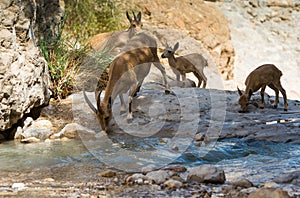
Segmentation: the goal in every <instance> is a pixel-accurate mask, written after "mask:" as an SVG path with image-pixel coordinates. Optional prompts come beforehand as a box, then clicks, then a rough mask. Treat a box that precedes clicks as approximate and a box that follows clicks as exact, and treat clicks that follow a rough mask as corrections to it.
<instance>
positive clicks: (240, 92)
mask: <svg viewBox="0 0 300 198" xmlns="http://www.w3.org/2000/svg"><path fill="white" fill-rule="evenodd" d="M237 90H238V92H239V95H240V96H241V95H243V92H242V91H241V90H240V89H239V87H237Z"/></svg>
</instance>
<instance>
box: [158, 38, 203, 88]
mask: <svg viewBox="0 0 300 198" xmlns="http://www.w3.org/2000/svg"><path fill="white" fill-rule="evenodd" d="M178 47H179V43H176V44H175V46H174V48H171V47H169V46H168V44H167V45H166V48H165V50H164V52H163V54H162V55H161V57H162V58H168V61H169V65H170V66H171V68H172V70H173V72H174V73H175V74H176V78H177V80H178V81H179V80H180V74H181V75H182V80H183V81H185V79H186V73H190V72H193V73H194V75H195V76H196V77H197V78H198V81H199V82H198V87H200V85H201V83H202V81H203V82H204V83H203V88H205V87H206V82H207V78H206V76H205V75H204V73H203V68H204V67H206V66H207V61H206V60H205V59H204V57H203V56H202V55H200V54H197V53H192V54H188V55H185V56H179V57H176V58H175V56H174V53H175V51H176V50H177V49H178ZM174 69H175V70H174ZM178 72H179V73H178Z"/></svg>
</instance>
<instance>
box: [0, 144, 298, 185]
mask: <svg viewBox="0 0 300 198" xmlns="http://www.w3.org/2000/svg"><path fill="white" fill-rule="evenodd" d="M145 142H147V143H148V144H147V146H146V148H145ZM161 142H162V140H161V139H160V138H147V139H146V140H145V141H140V142H135V144H134V145H133V144H131V146H128V147H127V148H126V150H135V149H137V148H138V147H139V149H141V148H142V149H146V150H148V149H158V148H159V147H161V145H160V144H161ZM121 144H122V145H121ZM121 144H120V145H119V146H122V147H123V148H124V143H121ZM103 146H105V145H103ZM114 147H118V143H114ZM130 147H131V148H130ZM98 149H99V150H93V151H91V150H90V151H89V150H88V149H87V148H86V146H85V145H84V144H83V143H82V142H81V141H80V140H72V141H67V142H62V141H55V142H51V143H46V142H43V143H36V144H21V143H17V142H14V141H8V142H3V143H1V144H0V172H24V171H32V172H34V171H35V170H42V169H45V170H46V169H49V168H51V167H69V166H70V165H71V166H81V167H89V166H90V165H91V164H93V165H97V166H103V164H104V163H103V162H101V161H99V158H97V156H98V154H99V153H101V155H108V154H109V153H110V154H111V155H112V154H113V153H112V152H115V151H114V150H110V149H111V147H108V148H105V147H102V146H99V147H98ZM114 149H115V148H114ZM159 151H160V153H162V154H164V156H165V157H166V158H168V156H167V155H168V153H170V151H168V150H164V149H163V148H162V147H161V148H159ZM95 152H97V154H95ZM141 153H142V152H141ZM202 153H203V147H199V146H196V145H195V144H191V145H190V146H189V147H188V148H187V150H186V151H185V152H183V154H181V155H180V156H179V157H178V158H176V159H173V158H172V157H170V158H172V159H171V160H173V162H172V163H174V164H181V165H184V166H186V167H192V166H198V165H202V164H213V165H217V166H220V167H221V168H223V169H224V171H225V175H226V179H227V180H229V181H230V180H232V179H233V178H237V177H245V178H247V179H249V180H250V181H252V182H253V183H254V184H262V183H264V182H266V181H270V180H272V179H273V178H275V177H277V176H280V175H281V174H282V173H288V172H291V171H295V170H300V144H292V143H273V142H243V141H241V140H239V139H226V140H222V141H217V142H216V143H215V145H214V146H213V147H211V148H210V151H208V152H207V153H206V154H205V155H203V154H202ZM95 156H96V157H95ZM115 159H117V163H118V164H122V163H123V164H124V165H125V164H126V163H127V162H126V161H127V160H128V158H127V156H116V158H115ZM155 160H156V161H157V162H158V163H159V160H160V158H159V157H157V158H156V157H155V156H154V157H152V159H151V161H155ZM163 163H164V162H163ZM57 170H59V169H57ZM56 174H61V173H59V172H56Z"/></svg>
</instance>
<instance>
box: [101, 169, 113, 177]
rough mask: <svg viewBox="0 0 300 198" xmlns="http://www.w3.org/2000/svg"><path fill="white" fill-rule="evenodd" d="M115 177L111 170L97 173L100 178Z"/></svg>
mask: <svg viewBox="0 0 300 198" xmlns="http://www.w3.org/2000/svg"><path fill="white" fill-rule="evenodd" d="M116 175H117V173H116V172H115V171H112V170H106V171H104V172H102V173H99V176H101V177H114V176H116Z"/></svg>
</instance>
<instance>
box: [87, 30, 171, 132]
mask: <svg viewBox="0 0 300 198" xmlns="http://www.w3.org/2000/svg"><path fill="white" fill-rule="evenodd" d="M122 51H123V53H121V54H120V55H119V56H117V57H116V58H115V59H114V60H113V62H112V63H111V64H110V67H109V81H108V83H107V86H106V88H105V95H104V98H103V101H101V100H100V94H101V91H97V92H96V93H95V95H96V101H97V108H95V107H94V106H93V105H92V103H91V102H90V101H89V99H88V98H87V96H86V94H85V92H83V94H84V98H85V100H86V102H87V103H88V105H89V107H90V108H91V109H92V110H93V111H94V112H95V113H96V115H97V118H98V120H99V122H100V125H101V127H102V130H104V131H107V130H108V129H109V122H110V120H111V119H112V105H113V101H114V99H115V98H116V97H117V96H118V95H122V94H124V93H127V92H128V91H129V94H128V115H127V119H128V120H131V119H132V105H131V104H132V99H133V97H134V96H135V94H136V93H137V92H138V91H139V89H140V87H141V85H142V83H143V80H144V78H145V77H146V76H147V75H148V73H149V70H150V67H151V64H152V63H153V64H154V65H155V66H156V67H157V68H158V69H159V70H160V71H161V73H162V75H163V78H164V82H165V92H166V93H168V92H169V87H168V83H167V79H166V72H165V68H164V67H163V66H162V65H161V63H160V61H159V58H158V56H157V44H156V41H155V39H153V38H152V37H150V36H149V35H147V34H145V33H139V34H136V35H135V36H133V37H132V38H131V39H130V40H129V41H128V43H127V44H126V46H125V47H124V48H123V50H122ZM121 103H124V101H122V100H121ZM122 105H124V104H121V106H122Z"/></svg>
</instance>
